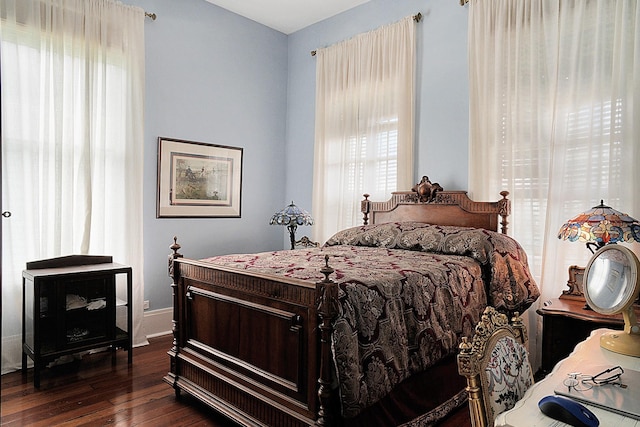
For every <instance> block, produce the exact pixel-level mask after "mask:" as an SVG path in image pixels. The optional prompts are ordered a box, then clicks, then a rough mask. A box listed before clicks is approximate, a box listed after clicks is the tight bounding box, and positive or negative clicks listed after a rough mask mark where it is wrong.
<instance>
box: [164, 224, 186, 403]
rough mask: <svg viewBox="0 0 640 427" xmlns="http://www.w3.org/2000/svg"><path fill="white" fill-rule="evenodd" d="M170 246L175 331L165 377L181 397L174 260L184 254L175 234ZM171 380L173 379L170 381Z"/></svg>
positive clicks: (176, 286)
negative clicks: (177, 383)
mask: <svg viewBox="0 0 640 427" xmlns="http://www.w3.org/2000/svg"><path fill="white" fill-rule="evenodd" d="M169 248H170V249H171V250H172V251H173V253H172V254H169V259H168V266H167V267H168V268H169V276H170V277H171V296H172V298H173V320H172V321H171V323H172V326H171V331H172V333H173V346H172V347H171V350H169V356H170V359H171V369H170V371H169V374H167V377H165V380H167V382H169V383H170V384H172V386H173V388H174V390H175V393H176V397H179V395H180V389H179V388H178V387H176V384H175V380H176V378H177V377H176V373H177V372H176V356H177V355H178V335H179V334H178V330H179V325H178V313H179V312H180V311H179V307H178V281H177V277H178V275H179V274H178V271H176V270H177V269H178V268H179V266H178V265H176V263H175V262H174V261H175V260H176V259H178V258H182V254H180V253H179V252H178V251H179V250H180V245H179V244H178V237H177V236H174V237H173V245H171V246H169ZM169 380H171V381H169Z"/></svg>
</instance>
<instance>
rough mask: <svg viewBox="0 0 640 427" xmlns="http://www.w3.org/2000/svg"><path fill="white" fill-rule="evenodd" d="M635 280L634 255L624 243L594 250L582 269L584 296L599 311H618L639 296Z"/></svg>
mask: <svg viewBox="0 0 640 427" xmlns="http://www.w3.org/2000/svg"><path fill="white" fill-rule="evenodd" d="M637 279H638V259H637V257H636V256H635V254H634V253H633V252H631V251H630V250H629V249H627V248H625V247H624V246H618V245H609V246H605V247H603V248H602V249H600V250H599V251H598V252H596V254H595V255H594V256H593V257H592V258H591V260H590V261H589V264H588V265H587V268H586V269H585V272H584V281H585V284H584V294H585V298H586V299H587V302H588V303H589V306H590V307H591V308H593V309H594V310H595V311H597V312H599V313H603V314H614V313H619V312H620V311H622V310H624V309H625V308H626V307H627V306H628V305H629V304H630V303H633V301H634V300H635V299H636V298H637V297H638V292H637V291H638V288H637V286H636V282H637ZM634 294H635V295H634Z"/></svg>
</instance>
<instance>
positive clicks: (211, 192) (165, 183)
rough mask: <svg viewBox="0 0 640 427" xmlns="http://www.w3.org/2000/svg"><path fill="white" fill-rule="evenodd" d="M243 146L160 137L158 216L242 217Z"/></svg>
mask: <svg viewBox="0 0 640 427" xmlns="http://www.w3.org/2000/svg"><path fill="white" fill-rule="evenodd" d="M241 195H242V148H237V147H227V146H224V145H216V144H206V143H203V142H192V141H183V140H179V139H171V138H163V137H159V138H158V198H157V207H156V216H157V217H158V218H177V217H182V218H198V217H227V218H228V217H237V218H239V217H240V201H241Z"/></svg>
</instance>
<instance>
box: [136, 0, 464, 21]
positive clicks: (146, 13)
mask: <svg viewBox="0 0 640 427" xmlns="http://www.w3.org/2000/svg"><path fill="white" fill-rule="evenodd" d="M461 1H462V0H461ZM144 16H148V17H149V18H151V19H152V20H153V21H155V20H156V18H157V17H156V14H155V13H149V12H146V11H145V12H144Z"/></svg>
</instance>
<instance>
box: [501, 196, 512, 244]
mask: <svg viewBox="0 0 640 427" xmlns="http://www.w3.org/2000/svg"><path fill="white" fill-rule="evenodd" d="M500 195H501V196H502V199H501V200H500V201H499V202H498V210H499V212H500V217H501V218H502V221H500V225H502V229H501V230H500V231H502V234H507V224H509V221H507V217H508V216H509V215H510V214H511V201H510V200H509V199H507V196H508V195H509V192H508V191H501V192H500Z"/></svg>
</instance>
